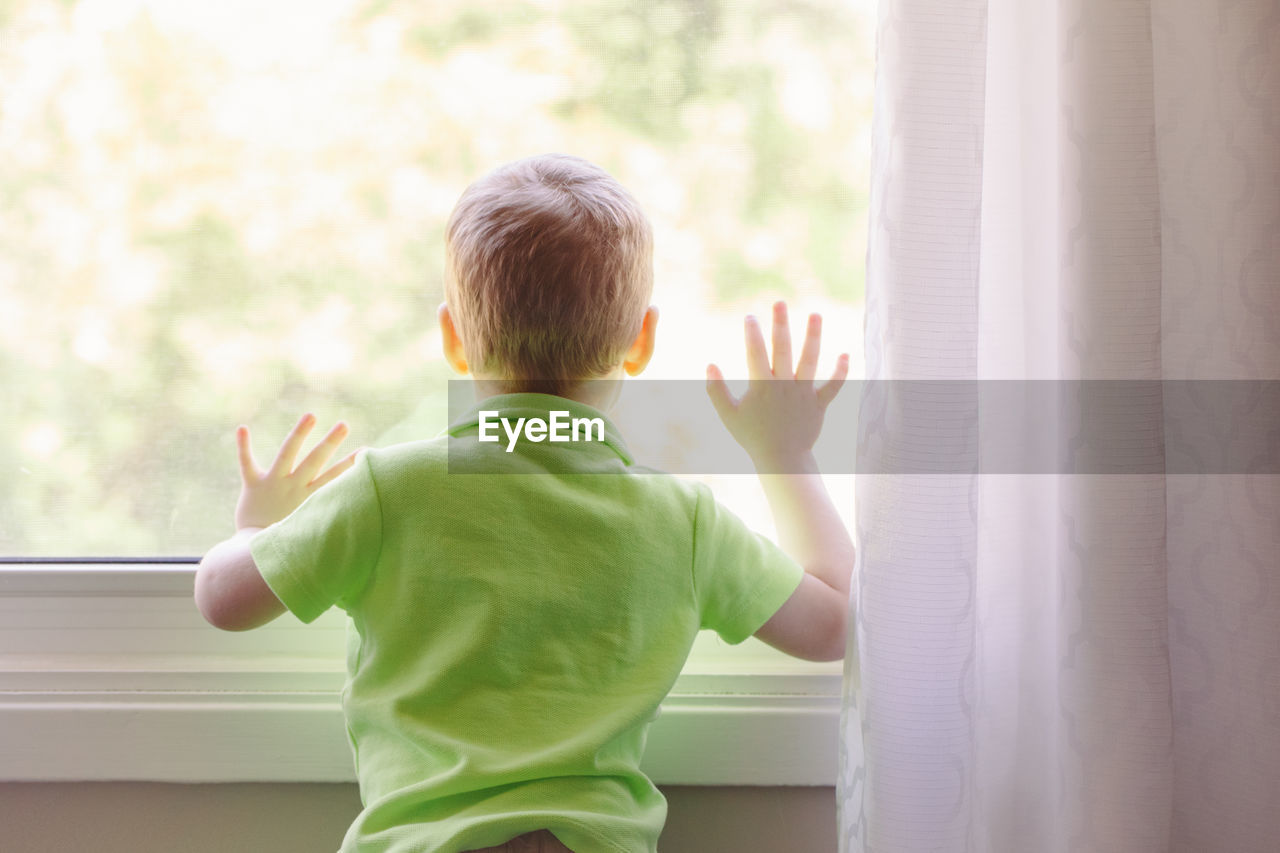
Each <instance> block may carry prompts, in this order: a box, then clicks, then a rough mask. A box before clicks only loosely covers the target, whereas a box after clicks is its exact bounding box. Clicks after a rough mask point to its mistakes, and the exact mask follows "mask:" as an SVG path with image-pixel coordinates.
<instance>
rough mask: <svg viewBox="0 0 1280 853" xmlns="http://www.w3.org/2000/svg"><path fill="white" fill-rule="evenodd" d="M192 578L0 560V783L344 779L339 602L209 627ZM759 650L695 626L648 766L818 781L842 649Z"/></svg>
mask: <svg viewBox="0 0 1280 853" xmlns="http://www.w3.org/2000/svg"><path fill="white" fill-rule="evenodd" d="M194 577H195V567H194V566H193V565H190V564H185V565H183V564H162V563H154V564H127V563H117V564H111V563H99V562H95V563H75V562H66V563H56V564H50V563H35V562H32V563H6V564H0V781H69V780H82V781H86V780H87V781H107V780H129V781H135V780H147V781H161V782H233V781H234V782H246V781H248V782H348V781H354V779H355V776H354V772H353V767H352V761H351V754H350V750H349V747H348V744H347V740H346V729H345V726H344V724H343V720H342V711H341V708H340V705H339V693H340V691H341V689H342V685H343V682H344V680H345V657H344V655H345V641H346V625H347V617H346V615H345V614H344V613H342V612H341V611H339V610H336V609H334V610H330V611H329V612H328V613H326V614H324V615H323V616H321V617H320V618H319V619H318V620H316V621H315V622H314V623H312V624H310V625H303V624H302V623H300V622H298V621H297V619H295V618H294V617H293V616H291V615H289V614H286V615H284V616H282V617H281V618H279V619H277V620H275V621H274V622H272V623H271V624H270V625H267V626H264V627H263V628H259V629H257V630H255V631H249V632H244V633H228V632H223V631H218V630H217V629H214V628H212V627H210V626H209V625H207V624H206V623H205V622H204V620H203V619H202V618H201V616H200V614H199V612H198V611H197V610H196V608H195V604H194V602H193V600H192V589H193V584H194ZM757 643H758V641H756V640H749V641H748V644H757ZM744 645H746V644H744ZM766 651H767V652H768V653H769V654H763V653H761V651H760V649H759V648H757V649H755V650H752V649H751V648H750V646H748V647H747V648H746V649H744V648H743V647H736V648H730V647H728V646H725V644H723V643H722V642H721V641H720V640H719V638H718V637H716V636H715V635H714V634H710V633H708V632H703V634H702V635H701V636H700V638H699V641H698V645H697V646H695V652H694V655H693V656H692V657H691V658H690V661H689V664H688V665H687V666H686V667H685V670H684V672H683V674H682V675H681V676H680V678H679V679H678V680H677V682H676V686H675V688H674V690H673V691H672V692H671V694H670V695H669V696H668V697H667V699H666V700H665V701H664V703H663V707H662V714H661V716H660V717H659V719H658V721H657V722H656V723H655V724H654V726H653V729H652V731H651V733H650V736H649V741H648V747H647V749H646V753H645V759H644V763H643V765H642V766H643V769H644V770H645V772H646V773H648V774H649V775H650V777H651V778H653V779H654V781H655V782H657V783H658V784H664V785H834V784H835V780H836V772H837V771H836V754H837V739H838V730H839V719H840V697H841V691H842V673H843V665H842V664H841V663H839V662H835V663H807V662H804V661H796V660H792V659H790V658H785V657H784V656H782V655H780V654H777V653H773V652H772V650H767V649H766Z"/></svg>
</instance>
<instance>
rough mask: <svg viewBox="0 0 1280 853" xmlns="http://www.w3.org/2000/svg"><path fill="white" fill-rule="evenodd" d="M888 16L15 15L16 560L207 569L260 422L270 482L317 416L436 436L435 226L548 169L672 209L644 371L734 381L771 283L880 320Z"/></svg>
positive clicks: (228, 6)
mask: <svg viewBox="0 0 1280 853" xmlns="http://www.w3.org/2000/svg"><path fill="white" fill-rule="evenodd" d="M869 26H870V24H869V22H868V20H867V18H866V16H865V14H864V13H863V12H862V10H861V9H859V8H857V7H855V6H852V5H850V4H849V3H848V2H839V1H838V0H755V2H724V0H659V2H645V3H626V2H616V0H613V1H611V2H602V1H601V0H584V2H556V0H530V2H483V3H474V2H473V3H456V4H454V3H449V4H446V3H418V2H409V0H405V1H404V2H395V0H383V2H342V0H315V2H283V0H279V2H278V0H272V2H270V3H255V4H251V3H248V2H244V1H243V0H235V1H234V2H219V3H210V4H200V3H194V2H142V0H132V2H130V1H129V0H111V2H94V1H93V0H84V1H83V2H73V0H62V2H52V0H28V1H27V2H22V0H0V147H2V150H3V151H4V152H5V156H4V157H3V158H2V159H0V425H2V429H0V556H5V555H11V556H41V555H59V556H77V555H78V556H94V555H113V556H130V555H133V556H146V555H191V554H198V553H201V552H202V551H204V550H205V549H207V548H208V547H209V546H210V545H211V544H213V543H214V542H215V541H217V540H219V539H221V538H223V537H225V536H226V535H228V534H229V533H230V532H231V511H232V507H233V505H234V500H235V494H236V490H237V488H238V482H239V481H238V476H237V474H236V468H235V462H234V460H235V453H234V445H233V430H234V428H235V426H236V424H238V423H248V424H250V425H251V427H252V430H253V435H254V443H255V448H256V452H257V454H258V458H259V462H260V463H262V464H265V463H267V462H269V461H270V458H271V454H273V453H274V448H275V446H276V444H277V443H278V442H279V440H280V439H281V438H282V437H283V435H284V433H285V432H286V430H287V429H288V428H289V427H290V426H291V425H292V424H293V422H294V421H295V420H296V418H297V417H298V415H299V414H300V413H301V412H303V411H313V412H316V413H317V415H318V416H319V418H320V429H321V430H323V429H327V428H328V426H329V425H330V424H332V423H333V422H334V421H335V420H337V419H339V418H341V419H345V420H347V421H348V422H349V423H350V424H351V425H352V427H353V434H352V438H351V439H350V440H349V446H358V445H370V444H376V443H385V442H388V441H391V440H399V439H403V438H409V437H429V436H430V435H434V434H435V432H436V431H438V430H439V429H440V428H442V427H443V426H444V418H445V415H444V411H445V388H446V384H445V381H446V379H448V378H449V373H448V370H447V368H446V367H445V366H444V364H443V362H442V360H441V358H440V356H439V354H438V352H439V337H438V333H437V331H436V323H435V309H436V306H437V305H438V304H439V302H440V301H441V298H442V288H441V272H442V264H443V247H442V233H443V226H444V222H445V219H446V217H447V216H448V213H449V210H450V209H451V207H452V205H453V202H454V201H455V200H456V198H457V196H458V195H459V193H460V192H461V191H462V190H463V188H464V187H465V186H466V185H467V184H468V183H469V182H470V181H471V180H473V179H474V178H476V177H478V176H479V175H481V174H483V173H484V172H486V171H488V170H489V169H491V168H493V167H494V166H496V165H499V164H500V163H503V162H506V161H509V160H512V159H516V158H518V157H522V156H526V155H528V154H532V153H538V152H542V151H569V152H572V153H575V154H579V155H581V156H584V157H587V158H588V159H591V160H594V161H595V162H598V163H600V164H601V165H602V166H604V167H605V168H606V169H608V170H610V171H611V172H612V173H613V174H614V175H615V176H617V177H618V178H619V180H621V181H622V183H623V184H624V185H626V186H628V187H629V188H630V189H631V190H632V191H633V192H634V193H635V194H636V195H637V197H638V198H639V199H640V201H641V203H642V205H643V206H644V207H645V209H646V211H647V212H648V213H649V215H650V217H651V219H652V220H653V222H654V227H655V236H656V259H655V263H656V276H657V278H656V286H655V294H654V301H655V303H657V304H658V305H659V306H660V307H661V308H662V311H663V314H662V317H663V320H662V323H661V324H660V326H659V350H658V355H657V358H656V359H655V363H654V368H653V369H652V371H651V373H652V374H654V375H658V376H660V377H662V378H700V377H701V376H702V370H703V366H704V364H705V363H706V361H707V360H718V362H719V363H720V364H722V365H727V368H726V370H727V372H729V373H731V374H732V373H733V371H734V369H735V367H736V366H738V365H740V363H741V359H742V356H741V353H740V349H741V345H740V331H739V330H740V325H739V324H740V318H741V315H742V314H743V313H745V312H747V311H756V312H759V311H762V310H767V305H768V303H769V301H770V300H771V299H773V298H778V297H785V298H788V299H790V300H791V301H792V304H793V306H794V310H795V311H797V312H799V311H802V310H823V311H824V312H826V314H827V315H828V317H831V316H832V315H838V316H839V318H841V319H839V320H838V322H837V324H836V325H835V326H834V328H841V326H840V325H839V323H843V324H844V326H843V327H844V328H853V326H854V325H855V324H856V325H860V320H858V319H857V318H858V317H860V314H859V313H858V312H859V310H860V306H859V303H860V302H861V299H862V276H863V266H864V264H863V260H864V253H865V249H864V246H865V243H864V240H865V232H866V190H865V187H866V183H867V180H866V173H865V169H866V163H867V162H868V160H869V157H868V154H867V151H868V148H869V142H868V132H869V125H870V99H871V85H872V79H871V77H872V72H871V66H872V56H871V45H870V41H869V38H868V32H867V30H868V27H869ZM841 312H843V313H841ZM832 328H833V325H832V324H831V323H830V322H829V324H828V329H829V330H830V329H832ZM830 337H831V335H830V334H829V338H830ZM827 346H828V347H829V349H828V350H827V356H829V358H827V359H825V360H827V361H829V360H830V359H833V358H834V353H835V352H836V351H838V350H839V349H844V350H850V351H853V346H852V345H851V343H850V342H849V341H847V340H845V341H839V340H837V341H832V342H831V343H829V344H828V345H827ZM830 347H834V348H835V349H830ZM854 354H855V356H856V355H857V353H856V352H854ZM739 372H740V371H739ZM318 432H319V430H318Z"/></svg>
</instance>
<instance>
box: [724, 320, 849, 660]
mask: <svg viewBox="0 0 1280 853" xmlns="http://www.w3.org/2000/svg"><path fill="white" fill-rule="evenodd" d="M821 322H822V321H821V318H820V317H819V316H818V315H816V314H814V315H811V316H810V317H809V325H808V329H807V331H806V334H805V340H804V345H803V348H802V350H801V353H800V359H799V361H798V362H797V363H796V364H795V369H794V372H793V370H792V355H791V333H790V330H789V327H788V325H787V310H786V305H785V304H784V303H782V302H779V303H777V304H776V305H775V306H774V310H773V364H772V365H770V363H769V355H768V352H767V350H766V347H765V343H764V337H763V334H762V333H761V330H760V327H759V324H758V323H757V322H756V320H755V318H754V317H748V318H747V321H746V347H747V367H748V373H749V377H750V380H751V381H750V384H749V386H748V389H747V392H746V394H744V395H743V397H742V399H741V400H734V399H733V398H732V396H731V395H730V394H729V391H728V388H727V386H726V385H725V383H724V379H723V377H722V376H721V375H720V371H719V370H718V369H717V368H716V367H715V366H714V365H713V366H711V367H709V368H708V370H707V380H708V381H707V391H708V394H709V395H710V396H711V401H712V403H713V404H714V405H715V407H716V411H717V412H718V413H719V415H720V418H721V420H723V421H724V423H725V426H726V427H728V429H729V432H730V434H732V435H733V437H734V439H735V440H736V441H737V442H738V443H739V444H741V445H742V447H743V449H744V450H746V451H747V453H748V455H749V456H750V457H751V461H752V462H753V463H754V464H755V467H756V471H757V473H758V474H759V475H760V482H761V484H762V485H763V487H764V491H765V496H766V498H767V499H768V501H769V508H770V509H771V510H772V512H773V517H774V521H775V522H776V524H777V528H778V538H779V540H780V544H781V546H782V548H783V550H784V551H786V552H787V553H788V554H790V555H791V556H792V557H793V558H794V559H795V560H796V562H798V563H800V565H801V566H803V567H804V569H805V573H806V576H805V578H804V579H803V580H802V581H801V584H800V586H799V588H797V590H796V591H795V593H794V594H793V595H792V596H791V598H790V599H788V600H787V602H786V603H785V604H784V605H783V606H782V608H781V609H779V610H778V612H777V613H776V614H774V616H773V617H772V618H771V619H770V620H769V621H768V622H766V623H765V625H764V627H762V628H761V629H760V630H759V631H758V632H757V633H756V636H758V637H760V638H761V639H762V640H764V641H765V642H767V643H769V644H770V645H772V646H775V647H777V648H779V649H781V650H782V651H784V652H787V653H788V654H792V655H795V656H797V657H802V658H806V659H809V660H838V659H839V658H841V657H843V655H844V643H845V633H846V630H847V625H846V623H847V612H848V599H849V584H850V575H851V573H852V570H853V558H854V548H853V540H852V539H851V538H850V536H849V532H848V531H847V530H846V529H845V526H844V523H843V521H841V519H840V516H839V514H838V513H837V512H836V509H835V506H834V504H833V503H832V501H831V497H830V495H828V494H827V490H826V486H825V485H824V483H823V481H822V477H821V475H820V474H819V472H818V466H817V462H816V461H815V460H814V456H813V446H814V444H815V443H816V441H817V439H818V435H819V433H820V432H821V430H822V420H823V416H824V414H825V412H826V408H827V406H828V405H829V404H830V403H831V401H832V400H833V399H834V398H835V395H836V393H837V392H838V391H839V389H840V386H841V384H842V383H843V382H844V378H845V375H846V374H847V372H848V357H847V356H845V355H842V356H841V357H840V359H839V360H838V362H837V365H836V370H835V373H834V374H833V376H832V377H831V379H830V380H828V381H827V382H826V383H824V384H823V385H822V386H820V387H815V385H814V382H813V380H814V376H815V374H816V372H817V364H818V352H819V348H820V343H821V337H822V325H821Z"/></svg>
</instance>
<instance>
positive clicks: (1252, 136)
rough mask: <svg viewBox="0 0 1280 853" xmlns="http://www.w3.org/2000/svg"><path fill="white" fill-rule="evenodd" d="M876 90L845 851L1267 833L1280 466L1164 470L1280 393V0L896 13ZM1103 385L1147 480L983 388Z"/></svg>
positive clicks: (1171, 847) (1069, 852)
mask: <svg viewBox="0 0 1280 853" xmlns="http://www.w3.org/2000/svg"><path fill="white" fill-rule="evenodd" d="M875 110H876V117H875V139H874V156H873V175H872V198H871V234H870V241H869V251H868V302H867V320H866V323H867V327H866V332H867V334H866V363H867V370H868V376H867V378H868V379H872V380H894V381H893V382H892V383H888V384H889V385H890V389H889V391H888V393H884V392H883V391H882V392H879V393H878V395H877V396H876V398H875V399H874V400H868V399H864V405H863V410H862V420H861V424H860V435H859V466H860V470H864V468H863V463H865V462H870V463H873V464H872V465H870V466H869V467H868V468H867V469H866V470H877V471H887V472H888V473H874V474H860V476H859V477H858V483H857V489H858V493H857V494H858V498H857V500H858V505H857V511H858V539H859V554H858V565H857V576H856V584H855V590H854V598H853V608H854V618H855V620H856V630H855V631H852V632H851V635H850V648H849V651H848V654H847V656H846V676H847V677H846V679H845V683H846V702H845V714H844V720H843V724H842V741H841V755H840V780H839V789H838V796H839V805H840V816H841V817H840V820H841V833H840V836H841V847H840V849H841V851H842V853H855V851H856V852H857V853H864V851H865V853H926V851H928V853H953V851H955V853H959V851H974V853H1086V851H1087V853H1103V852H1104V851H1105V853H1274V851H1276V850H1278V849H1280V841H1277V839H1280V476H1276V475H1275V471H1276V470H1278V469H1277V468H1276V466H1275V465H1272V466H1271V468H1270V469H1269V470H1270V471H1271V473H1268V474H1243V473H1226V471H1227V468H1226V466H1222V467H1221V468H1215V467H1214V463H1213V461H1212V460H1210V461H1209V462H1208V463H1206V466H1205V467H1204V468H1203V470H1199V471H1198V472H1197V473H1187V474H1175V473H1160V472H1161V471H1164V470H1165V469H1164V468H1162V467H1161V463H1162V462H1163V460H1164V458H1165V454H1166V453H1167V452H1169V448H1170V447H1173V446H1175V445H1176V444H1177V443H1178V442H1180V441H1184V440H1185V438H1186V436H1185V435H1184V434H1183V425H1182V424H1181V422H1180V421H1179V419H1178V417H1177V414H1176V412H1175V411H1174V410H1175V408H1176V407H1175V406H1173V405H1172V404H1171V402H1170V394H1171V393H1172V392H1170V391H1169V389H1170V387H1171V386H1172V383H1171V382H1170V380H1206V381H1207V380H1277V379H1280V3H1278V2H1276V0H1066V1H1065V2H1063V0H1058V2H1054V0H985V2H984V0H881V12H880V21H879V33H878V56H877V82H876V103H875ZM1100 379H1107V380H1122V381H1119V382H1117V383H1115V384H1114V386H1108V387H1112V388H1113V390H1114V391H1115V394H1116V395H1117V396H1115V397H1114V398H1110V399H1111V402H1108V398H1106V397H1105V395H1104V396H1103V398H1100V401H1096V405H1095V408H1094V411H1093V417H1094V421H1095V423H1102V424H1103V425H1104V427H1103V428H1104V430H1105V431H1106V433H1107V437H1108V438H1109V439H1111V440H1112V441H1118V442H1119V444H1120V445H1121V446H1124V447H1126V448H1128V450H1126V451H1125V453H1126V454H1128V455H1127V456H1126V459H1128V460H1129V461H1131V462H1134V463H1135V465H1134V468H1133V470H1134V471H1135V473H1096V474H1080V473H1075V474H1067V473H1065V471H1066V470H1067V469H1066V468H1063V467H1061V466H1060V465H1059V464H1058V462H1057V461H1056V460H1059V459H1060V458H1061V456H1060V454H1061V451H1062V449H1063V448H1074V447H1077V446H1078V445H1079V443H1080V431H1081V429H1082V427H1081V426H1080V424H1079V423H1078V422H1077V421H1076V420H1075V419H1074V418H1073V417H1070V416H1069V415H1070V414H1071V412H1070V411H1069V410H1068V409H1065V408H1064V409H1055V408H1054V406H1053V405H1052V404H1051V405H1049V406H1048V407H1047V410H1046V407H1044V406H1041V405H1039V404H1038V403H1036V402H1035V400H1036V399H1038V398H1036V395H1035V393H1032V392H1031V391H1029V390H1028V391H1026V392H1025V393H1024V394H1022V398H1023V399H1025V400H1026V401H1027V402H1026V411H1025V412H1023V414H1024V415H1025V418H1024V419H1023V421H1022V423H1025V424H1030V423H1035V424H1036V426H1035V427H1034V428H1024V429H1021V430H1017V429H1015V430H1013V432H1010V431H1009V430H1008V425H1009V424H1010V423H1014V424H1017V423H1019V421H1018V419H1017V418H1011V417H1010V416H1009V413H1008V408H1009V407H1010V406H1015V403H1014V402H1009V400H1014V401H1016V400H1017V399H1019V394H1017V393H1015V394H1013V395H1012V397H1009V398H1007V399H1006V400H1005V402H1003V403H1002V404H1001V405H1002V406H1003V407H1005V410H1004V411H1001V412H993V411H992V410H990V409H989V408H986V409H984V407H983V406H982V405H981V400H982V398H983V393H984V392H985V386H987V385H988V380H1038V381H1039V383H1026V382H1022V383H1020V385H1021V386H1024V387H1025V388H1026V389H1030V388H1032V386H1033V385H1035V387H1039V388H1043V387H1044V386H1043V385H1042V384H1040V383H1050V384H1056V385H1066V383H1067V382H1068V381H1070V380H1100ZM908 380H953V381H947V382H920V383H917V382H913V381H908ZM979 387H981V390H980V391H978V392H977V393H974V389H975V388H979ZM1013 387H1014V388H1015V389H1017V388H1018V387H1020V386H1019V385H1015V386H1013ZM1232 387H1236V386H1232ZM1196 389H1198V390H1196ZM1202 391H1203V392H1204V393H1205V394H1206V395H1207V396H1208V397H1212V393H1211V392H1212V388H1211V387H1210V385H1206V384H1201V383H1195V384H1194V389H1193V391H1192V396H1193V397H1194V396H1195V395H1196V394H1199V393H1201V392H1202ZM1275 402H1276V396H1275V394H1274V393H1272V394H1271V395H1270V396H1269V397H1268V396H1267V395H1266V394H1263V395H1262V401H1261V402H1260V403H1257V406H1262V407H1263V411H1261V412H1260V411H1259V410H1257V408H1256V406H1255V408H1254V409H1253V410H1250V409H1249V408H1248V406H1247V405H1244V406H1242V407H1241V410H1240V411H1234V410H1233V411H1228V412H1218V413H1216V414H1217V415H1219V416H1220V417H1219V420H1218V421H1217V423H1218V425H1219V426H1220V427H1221V428H1222V431H1221V434H1220V435H1219V436H1218V438H1217V443H1216V444H1215V442H1214V441H1209V442H1207V443H1204V442H1202V443H1201V445H1199V446H1200V448H1201V449H1202V450H1203V449H1204V448H1208V449H1209V450H1210V451H1213V450H1214V449H1215V448H1218V449H1221V450H1222V451H1223V453H1224V454H1225V453H1226V452H1227V451H1228V450H1229V449H1230V447H1229V445H1230V444H1231V442H1232V441H1233V440H1235V437H1234V436H1235V434H1234V433H1233V430H1234V429H1235V428H1236V427H1239V428H1240V429H1242V430H1245V431H1248V430H1253V431H1254V432H1257V431H1258V429H1259V425H1260V424H1261V428H1262V430H1263V431H1264V432H1265V431H1266V430H1268V429H1269V430H1270V432H1269V433H1267V435H1266V436H1264V438H1263V439H1262V440H1263V442H1264V443H1269V446H1270V447H1271V448H1272V449H1273V451H1274V450H1275V449H1277V448H1280V411H1278V410H1276V406H1275ZM1268 406H1270V407H1271V408H1270V409H1267V408H1266V407H1268ZM1015 408H1016V406H1015ZM942 410H945V411H946V412H947V413H948V417H947V418H934V417H931V414H933V413H936V412H939V411H942ZM1112 415H1114V417H1112ZM922 424H924V425H925V426H926V427H927V428H923V429H922V428H921V425H922ZM1237 431H1238V430H1237ZM1255 438H1256V436H1255ZM1008 442H1014V443H1019V444H1020V445H1021V446H1022V449H1023V453H1022V455H1021V457H1020V458H1022V459H1024V460H1041V461H1044V462H1045V464H1044V465H1042V466H1040V465H1027V466H1026V468H1025V470H1022V471H1014V472H1012V473H1009V472H1006V473H1003V474H991V473H986V472H985V469H984V467H983V460H984V459H985V458H988V454H990V453H991V452H992V451H993V450H996V449H1001V448H1002V447H1003V446H1004V445H1005V444H1007V443H1008ZM938 454H945V455H948V456H949V457H950V458H952V459H953V460H960V461H961V462H962V463H963V464H960V465H958V466H955V470H952V471H949V472H948V473H933V474H923V473H918V472H919V471H920V470H925V469H927V467H928V466H927V465H923V464H922V465H919V466H913V465H912V464H911V463H912V462H913V461H920V460H924V461H927V460H928V459H930V458H934V457H936V456H937V455H938ZM1153 462H1154V466H1153V465H1152V464H1151V463H1153ZM1153 467H1154V469H1155V470H1154V472H1153ZM957 471H959V472H961V473H957ZM1033 471H1034V473H1033ZM963 472H973V473H963Z"/></svg>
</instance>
